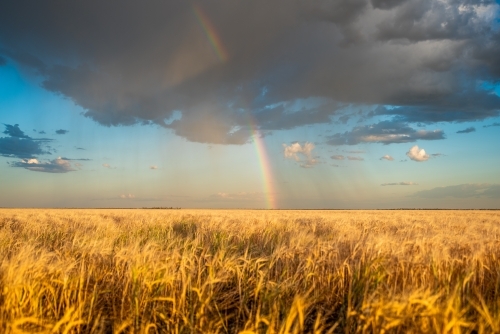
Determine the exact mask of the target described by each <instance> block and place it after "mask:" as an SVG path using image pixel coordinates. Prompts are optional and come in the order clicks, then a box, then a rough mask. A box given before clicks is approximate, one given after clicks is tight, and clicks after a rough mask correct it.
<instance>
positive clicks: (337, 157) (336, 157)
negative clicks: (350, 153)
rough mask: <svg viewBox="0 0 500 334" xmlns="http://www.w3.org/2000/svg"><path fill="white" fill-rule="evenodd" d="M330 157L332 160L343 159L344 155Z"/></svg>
mask: <svg viewBox="0 0 500 334" xmlns="http://www.w3.org/2000/svg"><path fill="white" fill-rule="evenodd" d="M330 158H332V159H333V160H344V159H345V157H344V156H343V155H332V156H331V157H330Z"/></svg>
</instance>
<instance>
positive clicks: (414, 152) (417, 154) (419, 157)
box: [406, 145, 429, 162]
mask: <svg viewBox="0 0 500 334" xmlns="http://www.w3.org/2000/svg"><path fill="white" fill-rule="evenodd" d="M406 155H407V156H408V158H410V159H411V160H413V161H418V162H421V161H427V160H429V155H428V154H427V153H425V150H424V149H423V148H422V149H421V148H419V147H418V146H417V145H415V146H413V147H412V148H410V150H409V151H408V152H406Z"/></svg>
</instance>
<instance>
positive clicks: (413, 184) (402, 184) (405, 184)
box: [381, 181, 418, 187]
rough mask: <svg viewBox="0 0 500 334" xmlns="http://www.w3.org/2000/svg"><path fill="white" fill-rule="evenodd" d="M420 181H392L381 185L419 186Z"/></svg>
mask: <svg viewBox="0 0 500 334" xmlns="http://www.w3.org/2000/svg"><path fill="white" fill-rule="evenodd" d="M417 185H418V183H416V182H412V181H406V182H392V183H382V184H381V186H384V187H385V186H417Z"/></svg>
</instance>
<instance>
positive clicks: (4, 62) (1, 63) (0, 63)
mask: <svg viewBox="0 0 500 334" xmlns="http://www.w3.org/2000/svg"><path fill="white" fill-rule="evenodd" d="M4 65H7V59H5V58H4V57H2V56H0V66H4Z"/></svg>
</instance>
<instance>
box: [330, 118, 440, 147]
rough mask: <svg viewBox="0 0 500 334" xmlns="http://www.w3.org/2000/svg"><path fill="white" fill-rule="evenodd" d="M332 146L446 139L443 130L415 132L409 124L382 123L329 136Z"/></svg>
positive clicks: (358, 127) (396, 122)
mask: <svg viewBox="0 0 500 334" xmlns="http://www.w3.org/2000/svg"><path fill="white" fill-rule="evenodd" d="M326 138H327V141H326V143H327V144H330V145H357V144H360V143H380V144H384V145H388V144H396V143H409V142H415V141H417V140H439V139H444V138H445V135H444V132H443V131H442V130H415V129H414V128H412V127H410V126H409V125H408V124H407V123H403V122H398V121H382V122H379V123H376V124H372V125H364V126H357V127H355V128H354V129H352V131H346V132H344V133H336V134H334V135H332V136H327V137H326Z"/></svg>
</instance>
